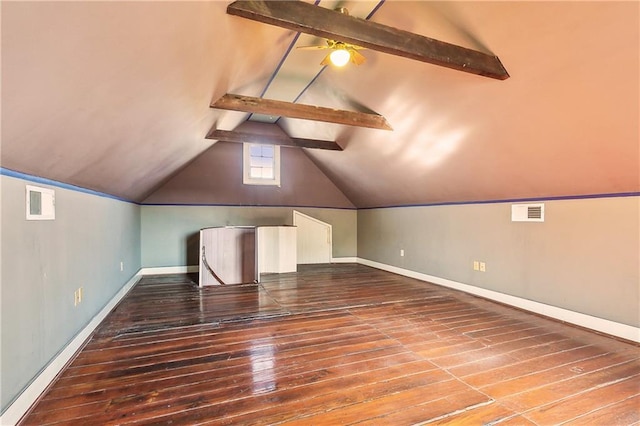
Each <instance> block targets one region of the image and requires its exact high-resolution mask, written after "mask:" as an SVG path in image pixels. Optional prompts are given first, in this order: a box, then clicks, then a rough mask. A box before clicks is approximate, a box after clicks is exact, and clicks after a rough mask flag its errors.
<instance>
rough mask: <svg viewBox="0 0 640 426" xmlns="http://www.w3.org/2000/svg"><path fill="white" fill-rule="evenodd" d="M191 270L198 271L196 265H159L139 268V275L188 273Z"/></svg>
mask: <svg viewBox="0 0 640 426" xmlns="http://www.w3.org/2000/svg"><path fill="white" fill-rule="evenodd" d="M192 272H198V265H190V266H160V267H154V268H142V269H140V275H163V274H189V273H192Z"/></svg>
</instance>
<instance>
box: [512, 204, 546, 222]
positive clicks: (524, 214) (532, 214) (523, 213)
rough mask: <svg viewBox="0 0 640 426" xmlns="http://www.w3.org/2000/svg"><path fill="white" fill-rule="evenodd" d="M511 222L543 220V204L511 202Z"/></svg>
mask: <svg viewBox="0 0 640 426" xmlns="http://www.w3.org/2000/svg"><path fill="white" fill-rule="evenodd" d="M511 221H512V222H544V204H512V205H511Z"/></svg>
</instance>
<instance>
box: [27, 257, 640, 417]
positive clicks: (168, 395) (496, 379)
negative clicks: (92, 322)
mask: <svg viewBox="0 0 640 426" xmlns="http://www.w3.org/2000/svg"><path fill="white" fill-rule="evenodd" d="M355 423H357V424H359V425H409V424H438V425H440V424H465V425H466V424H469V425H495V424H500V425H556V424H570V425H638V424H640V348H639V347H638V346H637V345H633V344H629V343H626V342H621V341H619V340H616V339H612V338H608V337H606V336H601V335H598V334H595V333H591V332H588V331H585V330H581V329H578V328H574V327H571V326H568V325H564V324H560V323H558V322H555V321H550V320H547V319H545V318H541V317H538V316H535V315H532V314H528V313H525V312H522V311H518V310H515V309H511V308H508V307H505V306H502V305H498V304H495V303H492V302H489V301H487V300H483V299H480V298H476V297H473V296H470V295H466V294H463V293H459V292H455V291H453V290H448V289H445V288H441V287H438V286H435V285H431V284H428V283H424V282H421V281H417V280H413V279H409V278H405V277H401V276H397V275H393V274H390V273H387V272H383V271H379V270H376V269H372V268H368V267H365V266H362V265H353V264H347V265H315V266H299V272H298V273H295V274H282V275H275V274H274V275H267V276H264V277H263V282H262V283H261V284H259V285H242V286H226V287H209V288H205V289H199V288H198V287H197V285H196V284H195V283H194V282H193V281H192V280H191V278H190V277H189V276H187V275H164V276H148V277H145V278H143V279H142V280H141V281H140V282H139V283H138V284H137V285H136V286H135V287H134V288H133V290H132V291H131V292H130V293H129V294H128V295H127V296H126V298H125V299H124V300H123V301H122V302H121V303H120V305H119V306H118V307H117V308H116V309H115V310H114V311H113V312H112V313H111V314H110V315H109V316H108V317H107V318H106V319H105V321H104V322H103V323H102V324H101V325H100V327H99V328H98V329H97V330H96V332H95V333H94V335H93V336H92V338H91V339H90V340H89V341H88V343H87V345H86V346H85V347H84V349H83V350H82V351H81V352H80V353H79V354H78V355H77V357H76V358H75V360H74V361H73V362H72V363H71V364H70V365H69V366H68V367H67V368H66V369H65V371H64V372H63V373H62V374H61V375H60V376H59V378H58V379H57V380H56V382H55V383H54V384H53V385H52V386H51V387H50V388H49V390H48V391H47V392H46V393H45V395H44V396H43V397H42V398H41V399H40V401H39V402H38V403H37V404H36V405H35V406H34V407H33V408H32V410H31V412H30V413H29V414H28V416H26V417H25V419H23V421H22V422H21V424H22V425H47V424H82V425H106V424H148V425H154V424H158V425H166V424H172V425H176V424H178V425H182V424H211V425H260V424H264V425H272V424H286V425H347V424H355Z"/></svg>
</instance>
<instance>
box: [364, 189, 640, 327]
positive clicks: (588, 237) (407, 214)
mask: <svg viewBox="0 0 640 426" xmlns="http://www.w3.org/2000/svg"><path fill="white" fill-rule="evenodd" d="M545 216H546V220H545V222H544V223H517V222H511V204H509V203H499V204H471V205H449V206H431V207H403V208H387V209H372V210H359V211H358V257H360V258H364V259H369V260H373V261H376V262H381V263H385V264H388V265H393V266H397V267H402V268H405V269H408V270H411V271H415V272H420V273H425V274H428V275H433V276H437V277H440V278H446V279H449V280H453V281H457V282H460V283H464V284H470V285H474V286H477V287H481V288H485V289H490V290H494V291H497V292H500V293H505V294H509V295H513V296H517V297H521V298H524V299H528V300H534V301H537V302H541V303H545V304H549V305H553V306H556V307H560V308H564V309H569V310H572V311H575V312H580V313H584V314H588V315H592V316H595V317H599V318H604V319H608V320H611V321H616V322H619V323H623V324H628V325H631V326H635V327H637V326H639V325H640V295H639V285H640V265H639V262H640V229H639V220H640V202H639V198H638V197H620V198H597V199H578V200H561V201H560V200H556V201H546V202H545ZM400 249H404V250H405V256H404V257H400ZM474 260H479V261H483V262H486V265H487V271H486V272H484V273H482V272H476V271H474V270H473V261H474Z"/></svg>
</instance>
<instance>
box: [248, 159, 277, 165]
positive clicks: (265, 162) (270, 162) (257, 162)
mask: <svg viewBox="0 0 640 426" xmlns="http://www.w3.org/2000/svg"><path fill="white" fill-rule="evenodd" d="M250 163H251V167H273V159H272V158H264V157H251V161H250Z"/></svg>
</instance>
